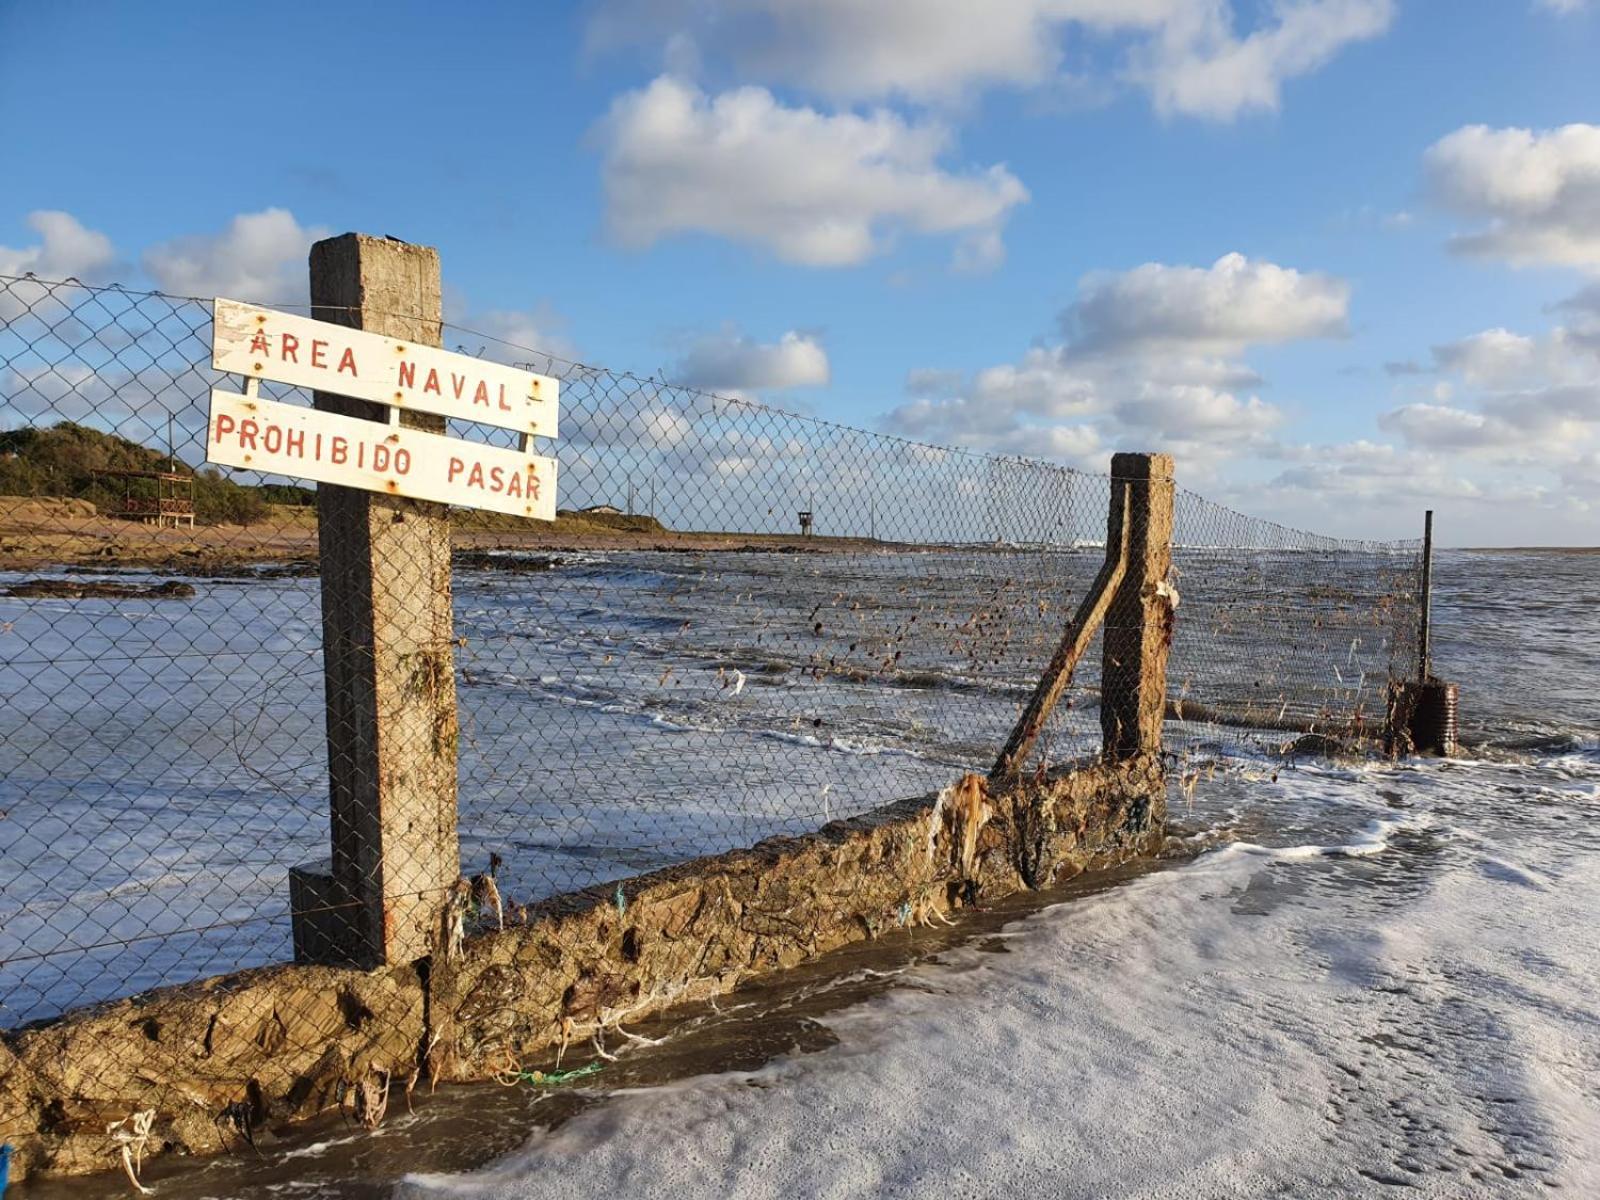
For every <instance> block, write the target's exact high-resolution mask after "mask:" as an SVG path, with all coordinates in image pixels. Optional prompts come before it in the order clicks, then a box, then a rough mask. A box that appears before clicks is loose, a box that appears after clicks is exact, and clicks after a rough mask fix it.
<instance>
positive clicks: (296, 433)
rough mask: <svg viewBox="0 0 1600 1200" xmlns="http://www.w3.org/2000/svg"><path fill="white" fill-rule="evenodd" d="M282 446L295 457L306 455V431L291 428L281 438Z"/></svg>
mask: <svg viewBox="0 0 1600 1200" xmlns="http://www.w3.org/2000/svg"><path fill="white" fill-rule="evenodd" d="M283 448H284V450H285V451H287V452H288V453H290V454H293V455H294V456H295V457H297V458H304V457H305V456H306V431H305V430H304V429H291V430H289V435H288V436H287V437H285V438H284V439H283Z"/></svg>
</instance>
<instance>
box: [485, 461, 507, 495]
mask: <svg viewBox="0 0 1600 1200" xmlns="http://www.w3.org/2000/svg"><path fill="white" fill-rule="evenodd" d="M489 490H490V491H491V492H503V491H505V490H506V473H505V469H504V468H503V467H490V468H489Z"/></svg>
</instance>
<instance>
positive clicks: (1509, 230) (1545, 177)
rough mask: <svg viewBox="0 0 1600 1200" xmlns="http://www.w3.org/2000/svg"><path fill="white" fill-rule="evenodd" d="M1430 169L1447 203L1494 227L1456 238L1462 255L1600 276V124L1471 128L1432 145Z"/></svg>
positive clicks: (1439, 197)
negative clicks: (1572, 269)
mask: <svg viewBox="0 0 1600 1200" xmlns="http://www.w3.org/2000/svg"><path fill="white" fill-rule="evenodd" d="M1423 162H1424V166H1425V168H1426V170H1427V174H1428V180H1429V184H1430V187H1431V189H1432V191H1433V194H1434V196H1435V198H1436V199H1437V200H1438V202H1439V203H1440V204H1442V205H1443V206H1445V207H1446V208H1449V209H1451V210H1453V211H1455V212H1457V213H1460V214H1461V215H1462V216H1465V217H1469V218H1476V219H1481V220H1484V221H1486V222H1487V223H1486V224H1485V225H1484V226H1483V227H1482V228H1480V229H1478V230H1477V231H1476V232H1473V233H1467V234H1462V235H1460V236H1457V237H1455V238H1453V239H1452V240H1451V243H1450V244H1451V247H1452V248H1453V249H1455V250H1456V251H1457V252H1459V253H1462V254H1471V255H1478V256H1482V257H1486V258H1496V259H1501V260H1504V261H1506V262H1509V263H1512V264H1514V265H1518V266H1526V265H1538V264H1554V265H1562V266H1577V267H1585V268H1588V269H1591V270H1594V269H1600V125H1581V124H1574V125H1565V126H1563V127H1561V128H1560V129H1552V130H1545V131H1535V130H1530V129H1490V128H1489V127H1488V126H1486V125H1468V126H1466V127H1464V128H1462V129H1458V130H1456V131H1455V132H1454V133H1452V134H1450V135H1448V136H1447V137H1444V138H1441V139H1440V140H1439V141H1437V142H1435V143H1434V144H1433V145H1432V146H1430V147H1429V148H1428V151H1427V153H1426V154H1425V155H1424V159H1423Z"/></svg>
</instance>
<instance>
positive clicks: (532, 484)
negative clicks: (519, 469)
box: [528, 467, 539, 500]
mask: <svg viewBox="0 0 1600 1200" xmlns="http://www.w3.org/2000/svg"><path fill="white" fill-rule="evenodd" d="M538 498H539V473H538V472H537V471H535V470H534V469H533V468H532V467H529V468H528V499H529V500H537V499H538Z"/></svg>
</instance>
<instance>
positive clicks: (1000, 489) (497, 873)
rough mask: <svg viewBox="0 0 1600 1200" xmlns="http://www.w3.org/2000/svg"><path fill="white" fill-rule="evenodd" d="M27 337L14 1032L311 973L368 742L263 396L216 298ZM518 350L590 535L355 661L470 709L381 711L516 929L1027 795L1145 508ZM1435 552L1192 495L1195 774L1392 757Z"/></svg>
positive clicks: (4, 744)
mask: <svg viewBox="0 0 1600 1200" xmlns="http://www.w3.org/2000/svg"><path fill="white" fill-rule="evenodd" d="M318 315H324V314H321V313H319V314H318ZM0 325H3V327H0V694H3V696H4V698H5V704H4V708H3V710H0V840H3V841H4V844H5V846H6V851H5V853H4V854H3V855H0V1029H4V1028H15V1027H19V1026H21V1025H23V1024H24V1023H27V1022H31V1021H36V1020H39V1019H41V1018H51V1017H54V1016H56V1015H58V1014H61V1013H64V1012H67V1011H68V1010H72V1009H77V1008H80V1007H82V1006H84V1005H88V1004H93V1003H96V1002H101V1001H108V1000H112V999H115V998H117V997H122V996H126V995H129V994H132V993H136V992H142V991H145V990H147V989H151V988H155V987H158V986H161V985H167V984H175V983H183V982H187V981H190V980H195V979H199V978H202V977H206V976H210V975H215V974H218V973H222V972H228V971H235V970H238V969H241V968H245V967H254V966H262V965H268V964H275V963H283V962H288V961H291V960H292V959H293V958H294V957H295V938H294V930H293V926H294V922H293V921H292V920H291V914H290V890H291V887H290V872H291V869H292V868H296V867H299V866H302V865H305V864H314V863H317V862H319V861H320V860H327V859H328V857H329V805H330V798H329V797H330V793H329V789H330V782H329V780H330V769H331V768H332V769H333V773H334V775H335V776H337V775H338V769H337V766H338V765H337V764H335V763H330V761H329V751H328V745H329V739H330V737H335V738H336V737H338V735H339V733H340V731H339V730H338V729H336V728H331V727H330V725H329V721H330V720H333V721H337V720H338V719H339V718H338V716H337V714H336V715H335V716H334V717H332V718H330V717H328V716H327V715H326V703H325V675H326V673H327V672H328V671H330V670H332V669H334V667H333V666H331V665H330V656H329V655H326V654H325V646H324V620H325V613H324V610H323V601H322V598H321V587H320V584H321V581H320V580H319V574H318V571H319V568H318V563H319V544H318V516H317V511H318V510H317V495H316V492H315V489H314V488H313V487H310V486H307V485H304V484H303V483H300V482H298V481H296V480H292V479H285V478H275V477H268V476H262V475H259V474H256V473H253V472H248V471H242V470H235V469H229V468H215V467H209V466H206V465H205V436H206V422H207V415H206V414H207V405H208V401H209V396H210V391H211V389H212V388H213V387H223V388H230V389H232V388H236V387H237V383H236V381H234V380H231V379H230V378H229V377H227V376H223V375H221V374H219V373H218V372H215V371H213V370H212V368H211V366H210V357H211V355H210V339H211V310H210V305H209V303H208V302H206V301H202V300H198V299H189V298H181V297H172V296H166V295H161V294H155V293H135V292H130V291H126V290H123V289H118V288H102V287H89V286H85V285H82V284H78V283H75V282H71V281H68V282H59V283H57V282H45V281H41V280H37V279H33V278H31V277H26V278H12V277H0ZM442 336H443V342H444V344H445V345H446V346H460V347H463V348H467V347H470V348H472V349H474V350H476V349H477V348H479V347H484V346H486V345H487V342H486V339H484V338H483V337H482V336H481V335H477V334H474V333H472V332H471V331H467V330H461V329H457V328H455V327H451V326H447V327H446V328H445V329H444V330H443V335H442ZM489 352H490V353H491V354H492V355H493V356H496V357H499V358H502V359H504V360H506V361H509V362H515V363H518V364H525V365H527V366H529V367H531V368H532V369H535V370H539V371H542V372H545V373H549V374H552V375H555V376H557V377H558V378H559V379H560V380H561V389H562V391H561V437H560V439H559V440H558V441H556V442H554V443H546V444H543V445H540V446H538V447H536V449H538V450H539V451H540V452H541V453H548V454H552V455H554V456H555V457H557V458H558V459H559V462H560V481H561V483H560V503H561V509H562V516H561V517H560V518H559V519H558V521H557V522H556V523H555V524H554V525H548V526H546V525H542V524H533V523H529V522H526V521H523V520H521V519H518V518H510V517H500V516H497V515H493V514H487V513H483V512H478V511H472V510H456V511H455V512H454V514H453V519H452V527H451V530H450V535H449V536H450V544H449V547H448V553H449V554H450V558H449V559H448V560H447V566H446V568H445V570H446V574H447V582H448V586H449V594H450V597H451V603H450V608H449V621H448V622H447V625H448V626H449V628H448V631H447V634H446V635H441V636H433V635H429V636H430V637H432V640H431V641H430V640H429V639H428V637H422V638H421V640H417V641H415V642H414V643H409V644H407V645H405V646H401V647H383V646H378V647H370V646H369V647H367V648H365V650H362V651H360V652H361V653H364V654H366V655H368V656H369V658H370V659H374V660H375V659H377V658H380V657H382V656H383V655H385V654H393V655H396V656H398V657H396V659H395V662H402V661H403V664H404V669H405V670H407V671H410V672H411V674H410V675H409V676H407V678H408V679H409V680H410V683H409V684H408V686H411V687H414V688H416V689H420V690H422V691H426V692H428V694H429V695H430V696H433V697H434V698H436V699H438V698H444V697H447V696H448V694H449V693H450V692H452V691H453V693H454V696H455V701H456V717H455V721H454V724H451V725H448V726H445V725H427V724H426V723H422V724H419V723H417V722H416V721H415V720H413V719H412V717H411V716H410V715H405V714H410V713H412V711H413V708H414V707H415V706H411V707H407V705H408V702H409V699H414V697H408V696H401V697H397V698H381V697H380V699H379V700H378V701H377V703H379V704H380V705H382V704H393V705H394V706H396V707H395V712H397V713H401V714H402V716H400V717H397V718H396V720H397V722H398V723H397V725H396V730H397V733H396V734H395V736H401V737H405V738H409V739H414V740H415V741H416V743H417V749H418V753H419V754H421V755H422V756H423V757H424V758H426V759H427V760H428V761H429V762H431V763H433V764H434V765H433V766H431V767H429V768H428V769H429V770H432V771H443V772H447V773H448V775H449V780H450V781H453V786H454V788H455V791H456V796H457V815H456V816H455V820H456V822H457V834H458V837H459V846H460V874H461V875H462V876H464V877H467V878H471V877H480V878H481V877H484V876H489V877H491V878H492V879H493V882H494V884H495V887H496V890H497V892H498V895H499V898H500V902H501V907H502V909H503V913H502V914H501V915H502V916H503V917H504V918H505V919H509V920H513V921H514V920H516V919H517V918H518V916H519V914H525V913H526V912H527V911H528V910H529V907H530V906H534V905H537V904H539V903H540V902H541V901H548V900H549V899H550V898H551V897H556V896H561V895H564V894H568V893H572V892H574V891H577V890H579V889H583V888H592V887H596V886H601V887H605V888H610V887H611V886H612V885H617V886H618V895H619V896H621V895H622V888H621V884H620V883H619V881H626V880H627V879H629V878H631V877H633V876H636V875H638V874H639V873H641V872H644V871H650V870H654V869H657V868H662V867H666V866H669V865H671V864H674V863H679V862H682V861H684V860H686V859H689V858H694V857H697V856H701V855H707V854H714V853H718V852H722V851H727V850H732V849H736V848H739V847H747V846H752V845H754V844H755V843H757V842H759V841H761V840H762V839H764V838H768V837H772V836H774V835H779V834H803V833H808V832H811V831H814V830H816V829H818V828H819V827H821V826H823V825H825V824H827V823H829V822H831V821H836V820H838V819H840V818H843V817H849V816H853V815H856V814H860V813H864V812H867V811H870V810H873V809H876V808H879V807H881V806H883V805H886V804H889V803H892V802H894V801H897V800H901V799H905V798H907V797H914V796H920V795H925V794H927V793H929V792H932V791H936V790H938V789H939V788H942V787H944V786H946V785H947V784H949V783H950V781H951V780H952V779H953V778H954V777H955V776H957V775H959V774H960V773H961V772H964V771H977V772H985V771H987V770H988V769H989V767H990V766H991V765H992V764H993V762H994V760H995V756H996V754H997V752H998V751H999V749H1000V747H1001V746H1002V745H1003V744H1004V743H1005V740H1006V737H1007V734H1008V733H1009V732H1010V730H1011V727H1012V725H1013V724H1014V723H1015V721H1016V719H1017V717H1018V714H1019V712H1020V711H1021V709H1022V706H1023V705H1024V703H1025V702H1026V701H1027V699H1028V697H1029V695H1030V693H1031V691H1032V689H1033V687H1034V685H1035V683H1036V681H1037V680H1038V678H1039V675H1040V672H1041V671H1042V669H1043V668H1044V666H1045V664H1046V663H1047V662H1048V661H1049V659H1050V657H1051V655H1052V653H1053V652H1054V651H1055V648H1056V644H1057V642H1058V640H1059V639H1060V637H1061V634H1062V630H1063V628H1064V626H1065V624H1066V622H1067V620H1068V618H1069V617H1070V616H1071V615H1072V613H1073V611H1074V609H1075V607H1076V606H1077V604H1078V602H1079V601H1080V599H1082V597H1083V595H1084V592H1085V590H1086V589H1087V588H1088V587H1089V585H1090V583H1091V581H1092V580H1093V579H1094V578H1095V576H1096V573H1097V571H1098V570H1099V569H1100V566H1101V562H1102V560H1103V558H1104V554H1105V539H1106V521H1107V516H1106V514H1107V509H1108V505H1109V503H1110V499H1111V489H1112V481H1111V480H1110V479H1108V478H1107V477H1106V476H1104V475H1097V474H1092V473H1085V472H1081V471H1076V470H1071V469H1067V468H1065V467H1061V466H1056V465H1052V464H1048V463H1043V462H1035V461H1030V460H1025V459H1019V458H1004V457H994V456H988V455H983V454H976V453H972V452H968V451H961V450H955V449H949V448H942V447H935V446H927V445H921V444H917V443H913V442H907V441H904V440H900V439H897V438H893V437H889V436H886V435H883V434H878V433H872V432H867V431H863V430H859V429H853V428H849V427H846V426H841V425H838V424H833V423H830V422H826V421H821V420H816V419H813V418H809V417H805V416H800V415H795V414H791V413H785V412H781V411H778V410H775V409H771V408H767V407H763V406H762V405H759V404H756V403H752V402H749V401H746V400H741V399H736V398H733V399H730V398H724V397H719V396H713V395H709V394H706V393H703V392H699V391H695V390H693V389H690V388H686V387H681V386H676V385H672V384H669V383H666V382H663V381H661V380H653V379H645V378H639V377H636V376H633V375H629V374H626V373H620V372H614V371H610V370H606V369H604V368H600V367H595V366H586V365H581V364H575V363H568V362H564V361H562V360H558V359H554V358H551V357H549V356H537V355H535V354H534V353H532V352H531V351H525V350H522V349H518V348H510V347H505V346H501V345H495V346H491V347H489ZM262 395H263V396H266V397H268V398H270V399H276V400H281V401H286V402H290V403H296V404H305V405H309V404H310V403H311V402H312V401H311V397H310V396H309V395H308V394H307V393H305V392H303V391H299V390H297V389H294V388H289V387H283V386H278V385H273V384H263V385H262ZM450 432H452V433H454V434H457V435H458V436H462V437H466V438H470V439H481V440H485V441H489V442H492V443H494V444H498V445H506V446H515V445H516V438H515V435H514V434H511V433H509V432H505V431H500V432H496V433H484V432H482V431H481V430H479V429H477V428H472V427H467V426H458V425H456V424H454V423H452V425H451V428H450ZM1181 471H1182V464H1181V463H1180V464H1179V473H1180V475H1181ZM802 514H808V517H806V518H803V517H802ZM803 520H805V521H806V522H807V527H806V528H802V521H803ZM374 544H375V545H380V544H381V541H375V542H374ZM1417 560H1418V546H1417V545H1416V543H1413V542H1384V543H1374V542H1352V541H1339V540H1335V539H1329V538H1323V537H1317V536H1314V535H1309V534H1304V533H1300V532H1297V531H1294V530H1289V529H1284V528H1281V527H1279V526H1277V525H1274V524H1272V523H1270V522H1266V521H1261V520H1257V519H1254V518H1250V517H1246V516H1242V515H1240V514H1238V513H1236V512H1232V511H1230V510H1228V509H1226V508H1224V507H1221V506H1219V505H1217V504H1214V503H1212V502H1210V501H1208V500H1205V499H1204V498H1202V497H1200V496H1197V495H1195V494H1193V493H1190V492H1187V491H1181V492H1180V493H1179V495H1178V499H1177V506H1176V531H1175V537H1174V577H1173V586H1174V588H1175V590H1176V591H1177V593H1178V594H1179V595H1180V596H1181V600H1180V601H1179V609H1178V619H1177V623H1176V629H1175V634H1174V642H1173V646H1172V656H1171V662H1170V666H1169V672H1168V681H1169V698H1168V723H1167V736H1168V744H1169V749H1170V750H1171V751H1172V753H1173V755H1174V757H1175V758H1181V759H1182V760H1183V761H1184V762H1189V761H1191V760H1194V759H1196V758H1199V757H1211V758H1215V757H1217V756H1219V755H1223V754H1230V753H1231V754H1239V753H1243V754H1246V755H1249V754H1257V753H1275V752H1281V751H1282V750H1284V749H1285V748H1286V747H1292V746H1293V745H1294V744H1295V743H1296V742H1298V741H1299V740H1300V739H1303V738H1305V737H1306V736H1309V735H1322V736H1325V737H1329V738H1357V737H1360V736H1363V735H1370V734H1372V733H1374V732H1376V731H1377V730H1378V728H1379V727H1380V726H1381V724H1382V721H1383V717H1384V696H1385V689H1386V688H1387V685H1388V683H1389V681H1390V680H1391V679H1395V678H1399V677H1403V676H1405V675H1407V674H1408V673H1409V672H1410V671H1411V670H1412V669H1413V659H1414V656H1415V638H1416V633H1415V628H1416V618H1417V595H1416V582H1417V565H1418V561H1417ZM406 569H408V570H410V569H413V567H412V566H407V568H406ZM418 578H419V581H420V582H419V591H418V599H417V603H419V604H421V603H422V600H421V599H420V596H421V594H422V592H424V591H426V590H427V589H426V587H425V586H423V585H425V584H426V583H427V581H426V580H422V579H421V577H420V576H419V577H418ZM435 633H438V631H437V630H435ZM447 651H448V652H449V653H450V654H452V655H453V670H452V671H449V672H447V673H446V676H445V677H440V676H439V673H438V670H436V665H437V663H439V662H448V661H449V658H448V657H447V656H446V652H447ZM341 653H344V651H341ZM357 665H359V664H357ZM1099 686H1100V680H1099V667H1098V661H1097V658H1096V656H1094V655H1090V656H1089V657H1088V658H1086V659H1085V661H1084V664H1083V666H1082V668H1081V669H1080V670H1079V672H1078V674H1077V677H1076V678H1075V679H1074V681H1073V685H1072V688H1071V689H1070V691H1069V693H1068V696H1067V699H1066V701H1065V702H1064V703H1063V704H1062V705H1061V706H1060V707H1059V708H1057V710H1056V711H1055V713H1054V714H1053V715H1052V717H1051V718H1050V720H1049V722H1048V724H1047V727H1046V729H1045V731H1044V734H1043V736H1042V737H1041V738H1040V739H1039V742H1038V744H1037V746H1036V747H1035V749H1034V751H1033V758H1032V760H1031V761H1030V763H1029V769H1030V770H1039V769H1048V768H1049V767H1051V766H1052V765H1054V764H1057V763H1064V762H1067V761H1069V760H1072V759H1074V758H1075V757H1079V756H1083V755H1086V754H1093V753H1094V752H1095V751H1096V750H1097V749H1098V747H1099V739H1100V727H1099V713H1098V707H1099ZM441 764H442V765H441ZM336 790H337V789H336ZM338 807H339V806H338V801H337V797H336V798H335V802H334V808H335V822H336V824H337V821H338V820H339V819H340V818H339V817H338ZM358 857H359V855H358ZM331 869H332V870H334V871H335V872H337V871H338V870H339V869H341V868H340V865H339V864H338V863H337V862H335V863H334V864H333V866H332V868H331ZM454 886H455V884H454V879H453V876H452V878H450V879H438V878H430V877H428V876H427V875H426V873H425V872H424V873H423V874H420V875H418V876H417V878H416V879H415V881H414V883H413V884H402V883H400V882H397V881H391V882H390V884H389V889H390V891H391V893H393V894H394V895H397V896H398V895H402V894H403V895H407V896H413V897H417V898H419V902H423V901H426V902H427V903H432V904H437V903H438V902H439V901H440V897H441V895H442V894H444V893H447V892H449V891H450V889H451V888H452V887H454ZM304 907H305V908H306V910H307V911H308V912H310V911H313V910H315V909H317V907H318V906H317V904H316V903H314V902H312V901H307V902H306V903H305V904H304ZM323 907H326V908H330V909H339V908H340V904H339V902H338V901H337V898H335V899H334V900H331V901H327V902H326V903H325V904H324V905H323ZM486 912H487V910H485V909H484V908H482V907H481V906H478V907H474V908H473V910H472V911H471V912H470V913H469V914H468V916H467V917H466V918H465V921H466V923H467V925H468V929H467V930H466V931H467V932H471V930H472V929H473V928H487V927H488V925H487V924H486V923H487V922H490V921H491V920H492V919H493V918H492V916H489V915H485V913H486ZM571 950H572V952H573V953H582V948H581V947H573V948H571ZM0 1132H3V1131H0Z"/></svg>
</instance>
